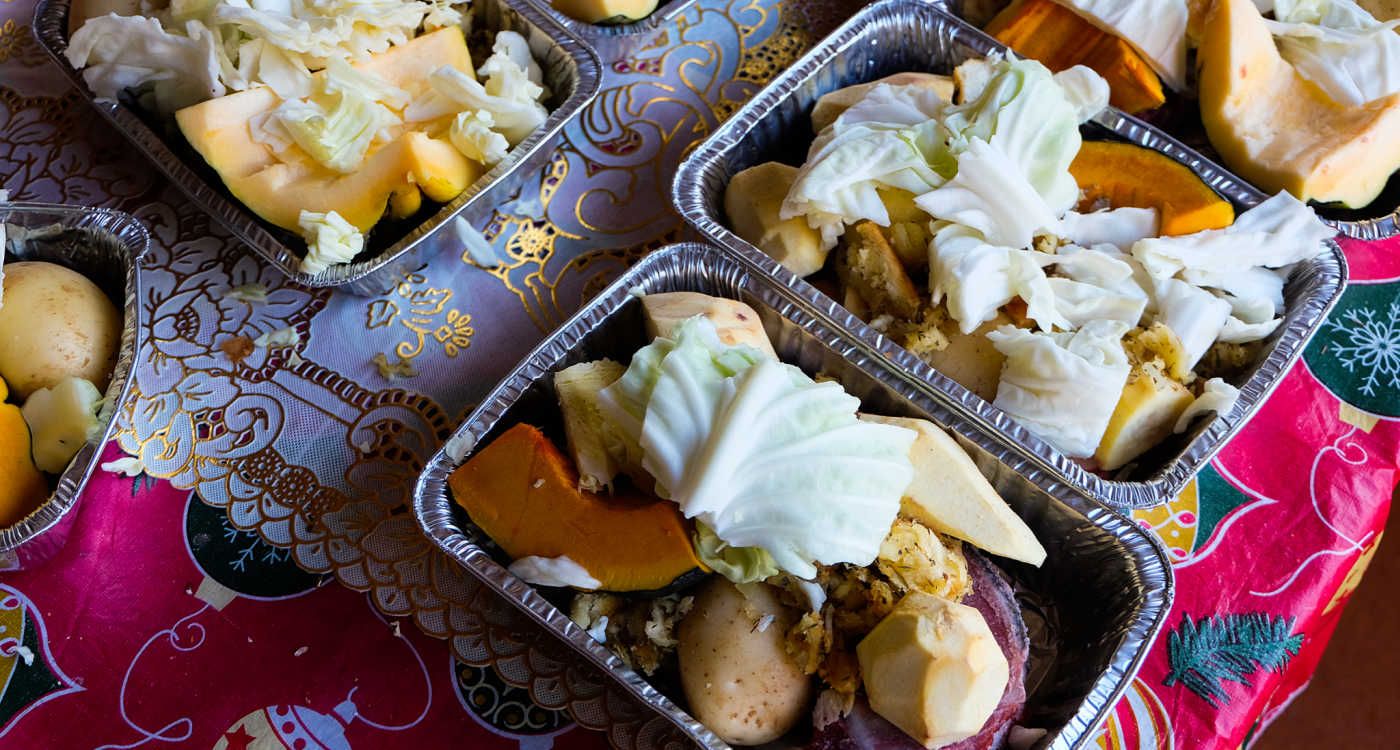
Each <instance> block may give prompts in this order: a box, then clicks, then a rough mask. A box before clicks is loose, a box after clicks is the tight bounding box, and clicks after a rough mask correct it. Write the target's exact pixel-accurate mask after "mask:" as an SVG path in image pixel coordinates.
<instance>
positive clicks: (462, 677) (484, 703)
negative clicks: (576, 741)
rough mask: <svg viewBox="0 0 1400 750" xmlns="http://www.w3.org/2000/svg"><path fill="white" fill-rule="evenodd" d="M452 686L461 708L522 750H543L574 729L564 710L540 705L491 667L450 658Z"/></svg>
mask: <svg viewBox="0 0 1400 750" xmlns="http://www.w3.org/2000/svg"><path fill="white" fill-rule="evenodd" d="M452 670H453V678H454V679H453V685H454V686H455V687H456V688H457V699H458V700H459V701H460V702H461V704H462V708H464V709H466V711H467V713H468V714H470V715H471V717H472V718H473V719H475V720H476V721H477V723H478V724H481V725H482V726H483V727H486V728H487V729H489V730H491V732H493V733H495V734H498V735H501V736H503V737H512V738H516V739H518V740H519V741H520V747H521V748H522V750H544V749H545V748H549V747H551V746H552V745H553V738H554V737H556V736H558V735H560V734H562V733H564V732H567V731H568V730H570V729H572V728H573V726H574V725H573V721H572V720H571V719H570V718H569V715H568V714H567V713H565V712H563V711H550V710H547V709H543V708H540V707H539V706H537V705H535V704H534V702H533V701H531V700H530V696H529V693H528V692H527V691H525V690H523V689H521V688H517V687H513V686H511V685H507V684H506V683H505V682H504V681H503V680H502V679H501V678H500V676H499V675H497V674H496V672H495V670H493V669H491V668H490V667H473V666H471V665H469V664H463V663H462V662H459V661H457V660H456V659H453V660H452Z"/></svg>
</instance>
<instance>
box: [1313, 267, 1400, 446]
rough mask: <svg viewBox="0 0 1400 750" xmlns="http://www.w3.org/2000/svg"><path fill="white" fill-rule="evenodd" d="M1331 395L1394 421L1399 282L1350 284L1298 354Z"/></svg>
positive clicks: (1399, 390) (1399, 379)
mask: <svg viewBox="0 0 1400 750" xmlns="http://www.w3.org/2000/svg"><path fill="white" fill-rule="evenodd" d="M1303 359H1304V361H1306V362H1307V365H1308V369H1309V370H1311V371H1312V373H1313V375H1314V376H1315V377H1316V378H1317V379H1318V380H1319V381H1321V383H1322V385H1323V386H1324V387H1325V388H1327V390H1329V391H1331V392H1332V394H1333V395H1334V396H1336V397H1337V398H1339V399H1341V400H1342V401H1345V402H1347V403H1349V404H1352V405H1353V406H1355V407H1357V408H1358V409H1361V410H1363V411H1366V412H1369V413H1371V414H1375V415H1378V416H1381V417H1390V418H1396V417H1400V284H1351V285H1350V286H1348V287H1347V290H1346V292H1345V293H1344V294H1343V295H1342V299H1341V301H1339V302H1338V303H1337V307H1336V309H1334V310H1333V311H1332V314H1331V315H1329V316H1327V320H1326V321H1325V322H1324V323H1323V324H1322V327H1321V328H1319V329H1318V332H1317V335H1316V336H1315V337H1314V338H1313V340H1312V342H1311V343H1310V344H1308V348H1307V349H1306V350H1304V352H1303Z"/></svg>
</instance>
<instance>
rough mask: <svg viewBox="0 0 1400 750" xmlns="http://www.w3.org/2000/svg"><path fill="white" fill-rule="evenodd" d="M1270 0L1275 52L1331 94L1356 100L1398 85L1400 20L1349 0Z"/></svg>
mask: <svg viewBox="0 0 1400 750" xmlns="http://www.w3.org/2000/svg"><path fill="white" fill-rule="evenodd" d="M1269 4H1270V5H1272V10H1273V11H1274V18H1275V20H1272V21H1266V22H1265V23H1266V24H1267V25H1268V27H1269V32H1270V33H1272V34H1273V35H1274V38H1275V41H1276V42H1277V43H1278V49H1279V53H1280V54H1281V55H1283V58H1284V59H1285V60H1287V61H1288V62H1289V63H1290V64H1291V65H1293V67H1294V69H1296V70H1297V71H1298V72H1299V73H1300V74H1301V75H1302V76H1303V77H1304V78H1307V79H1308V80H1310V81H1312V82H1313V83H1316V84H1317V85H1318V87H1320V88H1321V89H1322V90H1323V91H1325V92H1326V93H1327V95H1328V96H1330V97H1332V99H1334V100H1336V101H1337V102H1339V103H1341V104H1345V105H1349V106H1360V105H1362V104H1365V103H1366V102H1369V101H1373V100H1375V99H1380V98H1381V97H1384V96H1389V95H1390V94H1393V93H1395V92H1396V91H1400V34H1396V33H1395V32H1394V29H1395V27H1396V25H1397V24H1400V21H1390V22H1386V23H1382V22H1380V21H1378V20H1376V18H1375V17H1374V16H1372V15H1371V14H1370V13H1369V12H1367V11H1366V9H1365V8H1362V7H1361V6H1360V5H1358V4H1356V3H1355V2H1352V0H1307V1H1305V2H1296V1H1294V0H1285V1H1284V2H1273V3H1269Z"/></svg>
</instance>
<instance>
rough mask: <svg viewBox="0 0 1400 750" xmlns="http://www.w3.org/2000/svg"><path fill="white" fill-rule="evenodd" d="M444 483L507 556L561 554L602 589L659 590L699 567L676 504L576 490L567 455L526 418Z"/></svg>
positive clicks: (649, 498) (575, 480)
mask: <svg viewBox="0 0 1400 750" xmlns="http://www.w3.org/2000/svg"><path fill="white" fill-rule="evenodd" d="M448 485H449V486H450V487H451V489H452V496H453V499H455V500H456V501H457V504H458V505H461V506H462V508H464V509H465V510H466V511H467V515H469V516H471V519H472V522H473V523H475V524H476V525H477V526H478V527H480V528H481V530H482V531H484V532H485V533H486V535H487V536H489V537H491V539H492V540H494V541H495V542H496V544H498V545H500V547H501V549H502V550H505V553H506V554H507V555H509V556H510V557H511V559H519V558H522V557H526V556H529V555H535V556H539V557H559V556H561V555H566V556H568V558H569V559H570V560H573V561H574V562H576V563H578V564H579V565H581V566H583V568H584V569H585V570H587V571H588V573H589V575H591V576H593V577H594V578H596V579H597V580H598V581H599V582H600V583H601V584H602V585H601V586H600V587H599V588H601V589H602V590H604V591H659V590H662V589H666V588H668V587H670V586H672V585H673V584H676V583H677V582H678V581H679V580H680V579H682V578H686V579H689V578H690V577H691V575H690V574H691V573H692V572H694V571H696V570H698V569H704V567H703V565H702V564H701V562H700V560H699V558H697V557H696V556H695V549H694V547H693V546H692V545H691V541H690V526H689V524H688V523H687V522H686V520H685V518H683V517H682V516H681V513H680V509H679V508H678V507H677V506H676V504H675V503H672V502H667V501H664V500H657V499H656V498H653V497H650V496H645V495H641V494H640V493H636V494H632V495H630V496H611V497H609V496H605V495H595V494H593V493H591V492H586V491H584V490H580V489H579V487H578V472H577V471H576V470H575V469H574V467H573V464H571V463H570V462H569V459H568V457H566V456H565V455H564V454H563V452H561V451H560V450H559V448H558V447H557V446H555V445H554V443H553V442H551V441H550V440H549V438H548V437H545V435H544V433H542V432H540V430H539V429H538V428H536V427H533V426H531V425H528V424H518V425H516V426H514V427H512V428H510V429H509V430H506V432H505V433H504V434H502V435H501V436H500V437H498V438H496V439H495V440H494V441H493V442H492V443H491V444H490V445H488V446H486V447H485V448H483V449H481V451H479V452H478V453H477V454H476V455H475V456H473V457H472V458H471V460H469V461H467V462H466V463H465V464H462V466H461V467H460V468H458V469H457V470H456V471H455V472H453V473H452V476H451V477H449V478H448Z"/></svg>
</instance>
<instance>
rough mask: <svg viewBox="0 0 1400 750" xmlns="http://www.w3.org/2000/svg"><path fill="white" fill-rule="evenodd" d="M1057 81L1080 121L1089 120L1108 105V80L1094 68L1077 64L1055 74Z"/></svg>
mask: <svg viewBox="0 0 1400 750" xmlns="http://www.w3.org/2000/svg"><path fill="white" fill-rule="evenodd" d="M1055 83H1057V84H1059V85H1060V88H1061V89H1063V90H1064V92H1065V98H1067V99H1068V100H1069V103H1070V104H1071V105H1073V106H1074V111H1075V113H1076V116H1077V117H1078V118H1079V121H1080V122H1088V121H1089V120H1091V119H1093V118H1094V115H1097V114H1098V113H1100V112H1102V111H1103V110H1104V109H1105V108H1107V107H1108V98H1109V95H1110V93H1111V92H1110V91H1109V88H1108V81H1105V80H1104V79H1103V76H1101V75H1099V74H1098V71H1095V70H1094V69H1093V68H1090V67H1086V66H1084V65H1075V66H1074V67H1071V68H1067V69H1065V70H1062V71H1060V72H1058V73H1056V74H1055Z"/></svg>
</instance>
